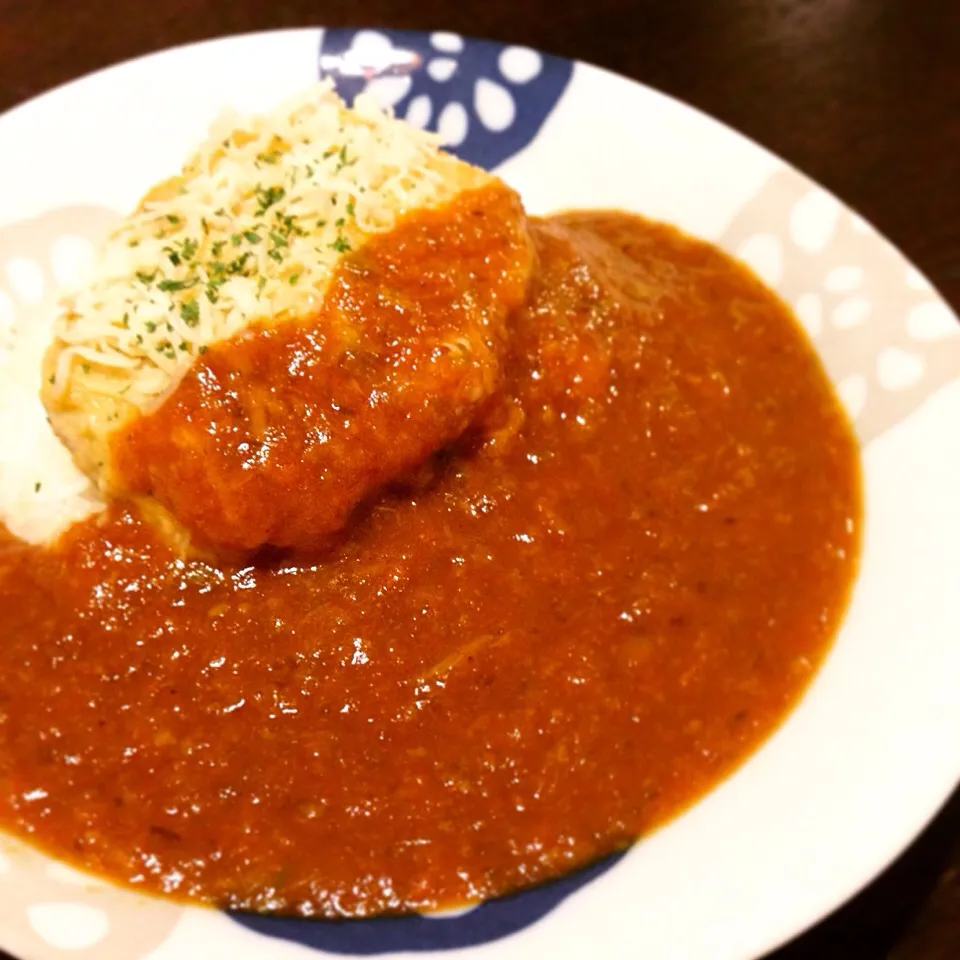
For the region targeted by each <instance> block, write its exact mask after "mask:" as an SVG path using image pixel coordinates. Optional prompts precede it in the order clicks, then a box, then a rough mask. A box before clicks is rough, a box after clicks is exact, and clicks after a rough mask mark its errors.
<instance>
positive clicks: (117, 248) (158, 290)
mask: <svg viewBox="0 0 960 960" xmlns="http://www.w3.org/2000/svg"><path fill="white" fill-rule="evenodd" d="M436 142H437V141H436V138H435V137H434V136H433V135H431V134H427V133H424V132H423V131H420V130H417V129H415V128H413V127H411V126H409V125H408V124H406V123H403V122H402V121H399V120H396V119H394V118H393V116H392V115H391V114H389V113H388V112H384V111H383V110H382V109H380V108H379V107H378V106H377V105H376V103H375V102H374V101H373V99H372V98H371V97H369V96H366V95H361V96H359V97H357V99H356V102H355V104H354V108H353V110H348V109H346V107H345V105H344V103H343V101H342V100H340V98H339V97H338V96H336V94H335V93H334V92H333V90H332V85H331V84H330V83H329V82H327V83H325V84H319V85H318V86H316V87H314V88H313V89H311V90H310V91H308V92H307V93H306V94H304V95H302V96H300V97H298V98H296V99H295V100H292V101H290V102H288V103H286V104H284V105H282V106H280V107H279V108H277V109H276V110H274V111H273V112H272V113H270V114H269V115H267V116H259V117H252V118H248V119H243V118H240V117H238V116H236V115H225V116H224V117H222V118H221V119H220V120H219V121H218V122H217V123H216V124H214V126H213V128H212V130H211V133H210V135H209V137H208V139H207V141H206V142H205V143H204V144H203V145H202V146H201V147H200V149H199V151H198V152H197V154H196V156H195V157H194V158H193V159H192V160H191V161H190V162H189V163H188V164H187V165H186V166H185V167H184V169H183V172H182V173H181V174H180V175H179V176H177V177H174V178H173V179H171V180H169V181H167V182H166V183H163V184H161V185H159V186H158V187H156V188H154V189H153V190H152V191H151V192H150V193H149V194H148V195H147V196H146V197H145V198H144V200H143V202H142V203H141V205H140V207H139V209H138V210H137V211H136V212H135V213H134V214H133V215H132V216H130V217H128V218H127V219H126V220H125V221H124V222H123V223H122V224H121V225H120V227H119V228H118V229H117V230H116V231H114V233H113V234H112V235H111V236H110V237H109V238H108V239H107V241H106V243H105V245H104V247H103V249H102V251H101V254H100V257H99V260H98V263H97V267H96V270H95V274H94V280H93V282H92V283H91V285H90V286H89V287H87V288H86V289H85V290H83V291H81V292H80V293H78V294H76V295H75V296H74V297H73V298H71V299H70V300H69V301H68V302H67V303H66V304H65V310H64V313H63V315H62V316H61V317H60V319H59V320H58V322H57V325H56V329H55V336H56V342H55V346H54V350H53V351H51V356H50V357H49V359H48V369H47V371H46V373H47V377H48V382H49V384H50V386H49V387H48V388H47V389H48V392H49V394H51V395H52V396H53V397H54V398H61V399H63V398H64V397H65V394H67V393H68V392H73V391H74V390H76V389H77V388H80V389H81V390H82V392H83V393H84V394H87V395H88V402H89V394H90V393H92V394H100V395H103V396H104V397H108V396H109V397H112V398H114V399H117V398H118V397H119V396H122V397H123V399H124V401H126V402H128V403H129V404H132V405H134V406H136V407H139V408H141V409H142V408H144V407H145V406H148V405H150V403H151V401H156V400H157V398H160V397H162V395H163V394H165V393H166V392H167V391H168V390H170V389H171V387H172V386H173V385H175V384H176V382H178V381H179V379H180V377H181V376H182V375H183V373H184V372H185V371H186V369H188V368H189V366H190V364H191V362H192V360H193V358H194V357H195V356H197V355H198V354H201V353H203V351H204V350H205V348H206V346H207V345H208V344H210V343H212V342H214V341H217V340H221V339H225V338H227V337H230V336H231V335H232V334H234V333H236V332H237V331H239V330H241V329H242V328H243V327H245V326H246V325H247V324H249V323H251V322H252V321H254V320H261V321H266V322H275V321H276V320H278V319H282V318H285V317H291V316H294V317H296V316H301V315H308V314H309V313H310V312H311V308H313V307H315V305H316V302H317V300H318V298H319V297H321V296H322V294H323V292H324V290H325V289H326V286H327V284H328V282H329V280H330V277H331V275H332V273H333V271H334V269H335V268H336V266H337V263H338V262H339V260H340V259H341V257H342V256H343V255H344V254H345V253H347V252H348V251H350V250H352V249H356V248H357V247H358V246H359V245H360V244H361V243H362V242H363V239H364V237H365V235H367V234H370V233H374V232H378V231H383V230H389V229H390V228H391V227H392V226H393V225H394V223H395V222H396V221H397V219H398V218H399V217H400V216H401V215H403V214H404V213H405V212H406V211H408V210H410V209H413V208H417V207H422V206H430V205H434V204H437V203H439V202H442V201H444V200H446V199H449V198H450V197H451V196H453V195H454V194H455V193H457V192H459V190H461V189H463V188H465V187H468V186H474V185H477V184H478V183H479V182H480V181H481V180H482V179H483V178H486V177H487V175H486V174H484V173H483V172H482V171H480V170H477V169H475V168H473V167H470V166H468V165H467V164H464V163H462V162H461V161H458V160H456V159H455V158H453V157H451V156H449V155H447V154H444V153H442V152H441V151H440V150H438V148H437V146H436ZM110 416H111V417H114V416H115V415H114V414H111V415H110Z"/></svg>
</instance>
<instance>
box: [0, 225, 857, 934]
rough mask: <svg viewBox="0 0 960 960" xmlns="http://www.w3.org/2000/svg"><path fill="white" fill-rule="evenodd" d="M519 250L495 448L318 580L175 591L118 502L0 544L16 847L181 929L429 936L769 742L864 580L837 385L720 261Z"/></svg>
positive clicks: (219, 580)
mask: <svg viewBox="0 0 960 960" xmlns="http://www.w3.org/2000/svg"><path fill="white" fill-rule="evenodd" d="M532 232H533V237H534V241H535V245H536V254H537V267H536V270H535V274H534V279H533V281H532V287H531V289H530V291H529V293H528V299H527V304H526V306H525V307H524V308H523V309H522V310H521V311H520V312H519V313H517V314H516V315H515V316H514V318H513V321H512V330H511V345H510V351H509V354H508V356H507V358H506V361H505V369H504V372H503V380H504V383H503V387H502V393H501V394H500V398H499V400H498V401H497V403H496V404H495V406H494V407H492V408H491V409H490V410H488V411H487V412H486V414H485V421H484V429H483V430H479V431H475V432H474V433H470V434H468V435H466V436H464V437H462V438H461V439H460V441H459V442H458V443H457V444H455V445H454V446H452V447H448V448H446V449H445V450H444V451H443V452H442V453H441V454H440V455H438V456H436V457H434V458H433V459H432V460H431V461H429V463H428V464H426V465H425V466H424V468H423V469H422V470H421V471H419V473H418V474H417V475H416V476H415V477H414V478H413V479H412V480H411V481H410V482H408V483H407V484H406V485H405V486H404V487H402V488H396V489H393V490H391V491H390V492H389V493H388V494H387V495H385V496H383V497H381V498H380V499H378V500H376V501H375V502H371V503H369V504H368V505H367V506H366V507H365V508H364V509H363V510H362V511H361V513H360V515H358V516H356V517H355V519H354V521H353V525H352V527H351V529H350V535H349V537H348V538H347V539H345V540H344V541H343V542H342V543H340V544H339V545H337V546H335V547H333V548H331V549H330V550H329V552H327V553H325V554H323V555H322V556H314V557H313V558H311V559H309V560H306V559H303V558H301V557H298V556H295V555H291V556H288V557H280V558H278V557H276V556H274V557H272V558H270V559H269V560H267V559H263V560H262V561H261V562H259V563H252V564H250V565H247V566H244V567H242V568H240V569H234V568H229V567H217V566H214V565H210V564H207V563H203V562H199V561H184V560H181V559H178V558H177V557H176V556H175V555H174V554H172V553H171V552H170V551H169V550H168V549H167V548H166V547H165V546H164V545H163V544H162V542H161V541H160V540H159V538H158V537H157V536H156V534H155V533H154V532H153V531H152V529H151V528H150V526H149V525H147V524H145V523H144V522H143V521H142V520H140V519H138V516H137V514H136V512H135V510H134V509H133V508H132V507H129V506H125V505H123V504H117V505H114V506H113V507H112V508H111V509H110V511H109V512H108V513H107V514H106V515H105V517H101V518H99V519H92V520H89V521H86V522H85V523H83V524H81V525H79V526H77V527H75V528H73V529H72V530H71V531H70V532H69V533H68V534H67V535H66V536H64V537H63V538H62V539H61V540H60V541H59V542H58V543H56V544H55V545H54V546H53V547H49V548H46V549H41V548H36V547H28V546H26V545H24V544H21V543H19V542H16V541H13V540H10V539H7V540H4V541H2V542H0V633H2V635H3V637H4V643H3V646H2V648H0V678H2V679H0V823H2V825H3V826H4V827H6V828H7V829H10V830H12V831H13V832H16V833H19V834H22V835H25V836H27V837H28V838H29V839H30V840H32V841H33V842H35V843H37V844H39V845H40V846H42V847H43V848H45V849H46V850H48V851H50V852H51V853H53V854H55V855H58V856H62V857H64V858H66V859H67V860H70V861H71V862H73V863H75V864H78V865H80V866H83V867H86V868H89V869H92V870H94V871H96V872H98V873H102V874H105V875H107V876H109V877H111V878H113V879H116V880H119V881H121V882H125V883H129V884H133V885H135V886H137V887H140V888H142V889H146V890H150V891H158V892H166V893H170V894H174V895H176V896H179V897H183V898H187V899H190V900H197V901H204V902H209V903H212V904H217V905H221V906H226V907H231V908H238V909H255V910H267V911H280V912H289V913H299V914H303V915H322V916H331V917H335V916H336V917H339V916H367V915H371V914H376V913H380V912H402V911H411V910H422V909H429V908H434V907H439V906H451V905H455V904H458V903H463V902H469V901H477V900H480V899H483V898H487V897H491V896H495V895H498V894H503V893H506V892H509V891H512V890H515V889H518V888H520V887H523V886H526V885H529V884H532V883H536V882H539V881H542V880H546V879H548V878H550V877H554V876H556V875H558V874H561V873H564V872H566V871H569V870H571V869H573V868H574V867H576V866H578V865H582V864H585V863H586V862H588V861H590V860H592V859H595V858H597V857H599V856H601V855H603V854H606V853H609V852H611V851H614V850H617V849H620V848H622V847H624V846H626V845H628V844H630V843H631V842H633V841H634V840H635V839H636V838H637V837H639V836H640V835H641V834H643V833H644V832H646V831H648V830H650V829H651V828H653V827H655V826H656V825H658V824H660V823H662V822H663V821H664V820H666V819H667V818H669V817H671V816H673V815H675V814H676V813H677V812H679V811H680V810H682V809H683V808H684V807H685V806H687V805H688V804H690V803H691V802H693V801H695V800H696V799H697V798H698V797H700V796H701V795H702V794H703V793H704V792H705V791H706V790H708V789H709V788H710V787H711V786H713V785H714V784H716V783H717V781H718V780H719V779H720V778H722V777H723V776H724V775H726V774H727V773H729V772H730V771H731V770H732V769H733V768H734V767H735V766H736V765H737V764H738V763H740V762H741V761H742V760H743V759H744V758H745V757H746V756H747V755H749V753H750V752H751V751H752V750H753V749H754V748H755V747H756V746H757V745H758V744H759V743H760V742H761V741H762V740H763V739H764V738H765V737H766V736H767V735H768V734H769V733H770V732H771V731H772V730H773V729H774V728H775V727H776V725H777V724H778V723H779V722H780V721H781V720H782V718H783V717H784V715H785V713H786V712H787V711H788V710H789V709H790V707H791V706H792V705H793V704H794V702H795V701H796V699H797V697H798V696H799V695H800V693H801V692H802V691H803V689H804V687H805V686H806V684H807V683H808V681H809V680H810V678H811V676H812V674H813V672H814V671H815V669H816V667H817V665H818V664H819V662H820V660H821V658H822V657H823V654H824V652H825V650H826V649H827V646H828V644H829V642H830V640H831V638H832V636H833V634H834V632H835V630H836V628H837V625H838V622H839V620H840V618H841V616H842V614H843V611H844V607H845V604H846V600H847V595H848V590H849V587H850V583H851V580H852V578H853V575H854V572H855V564H856V554H857V548H858V538H859V534H858V525H859V515H860V489H859V475H858V458H857V448H856V442H855V440H854V438H853V435H852V433H851V430H850V427H849V425H848V423H847V422H846V420H845V418H844V416H843V414H842V413H841V411H840V409H839V408H838V405H837V402H836V399H835V397H834V395H833V393H832V391H831V389H830V387H829V384H828V381H827V379H826V377H825V375H824V373H823V371H822V370H821V368H820V366H819V363H818V361H817V359H816V357H815V355H814V353H813V351H812V350H811V348H810V346H809V345H808V343H807V342H806V340H805V339H804V337H803V335H802V334H801V333H800V331H799V329H798V328H797V326H796V325H795V323H794V321H793V319H792V317H791V316H790V314H789V313H788V311H787V310H786V309H785V308H784V306H783V305H782V304H781V303H780V302H779V301H778V300H777V299H776V298H775V297H774V296H773V295H772V294H771V293H770V292H768V291H767V290H766V289H764V288H763V287H762V285H761V284H760V283H759V282H758V281H757V280H756V279H755V278H754V277H752V276H751V275H749V274H748V273H747V272H746V271H745V270H744V269H742V268H741V267H740V266H739V265H737V264H736V263H734V262H733V261H731V260H730V259H729V258H728V257H726V256H725V255H724V254H722V253H721V252H719V251H718V250H716V249H714V248H713V247H711V246H709V245H707V244H705V243H701V242H698V241H695V240H692V239H690V238H688V237H686V236H683V235H681V234H680V233H678V232H677V231H675V230H673V229H671V228H669V227H666V226H662V225H659V224H655V223H651V222H648V221H646V220H643V219H641V218H638V217H634V216H629V215H626V214H618V213H597V214H593V213H583V214H574V215H565V216H560V217H554V218H551V219H548V220H544V221H535V222H534V223H533V225H532ZM384 242H388V240H387V239H386V238H385V241H384ZM405 255H406V256H409V257H411V258H415V257H416V256H417V252H416V249H414V248H411V249H408V251H407V253H406V254H405ZM409 275H410V276H411V277H413V276H415V275H416V271H415V270H411V271H409ZM363 276H364V273H363V272H362V271H359V272H357V273H356V274H355V275H354V277H353V278H352V280H351V282H352V283H356V284H360V285H362V283H363V282H364V281H363ZM359 294H362V291H360V292H359V293H358V297H359V301H358V302H362V300H363V297H362V296H360V295H359ZM258 342H259V343H261V344H262V348H263V349H264V350H265V351H266V350H269V349H270V341H269V338H263V339H262V340H261V341H246V342H245V343H244V345H243V349H244V350H245V351H247V352H246V354H245V358H244V359H245V362H251V351H254V350H256V349H257V346H256V344H257V343H258ZM251 344H253V345H251ZM228 349H229V347H228ZM226 360H229V357H227V358H226ZM263 362H264V364H267V363H268V358H267V357H266V356H265V357H264V358H263ZM317 389H318V390H322V384H321V385H318V387H317ZM198 396H199V394H198ZM202 413H203V411H202V410H198V411H196V415H197V416H200V415H202ZM387 429H388V428H387V427H386V426H385V427H384V431H387ZM407 439H408V438H405V437H404V436H402V434H400V433H398V434H397V442H406V441H407ZM375 440H376V444H378V445H379V446H378V447H377V449H378V450H379V449H380V447H383V448H384V449H387V450H389V446H390V441H391V434H390V433H388V432H383V433H381V434H378V435H377V436H376V438H375ZM288 469H289V470H291V471H294V473H291V475H290V477H289V478H288V479H289V481H290V482H289V488H290V490H291V491H293V492H292V493H291V496H292V497H295V496H296V493H295V491H296V477H295V471H296V469H297V466H296V463H293V462H292V463H290V464H289V466H288ZM244 509H245V510H249V511H251V512H252V513H254V514H255V513H256V512H257V511H258V510H259V509H262V506H261V505H258V504H256V503H255V502H250V503H248V504H245V506H244Z"/></svg>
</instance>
